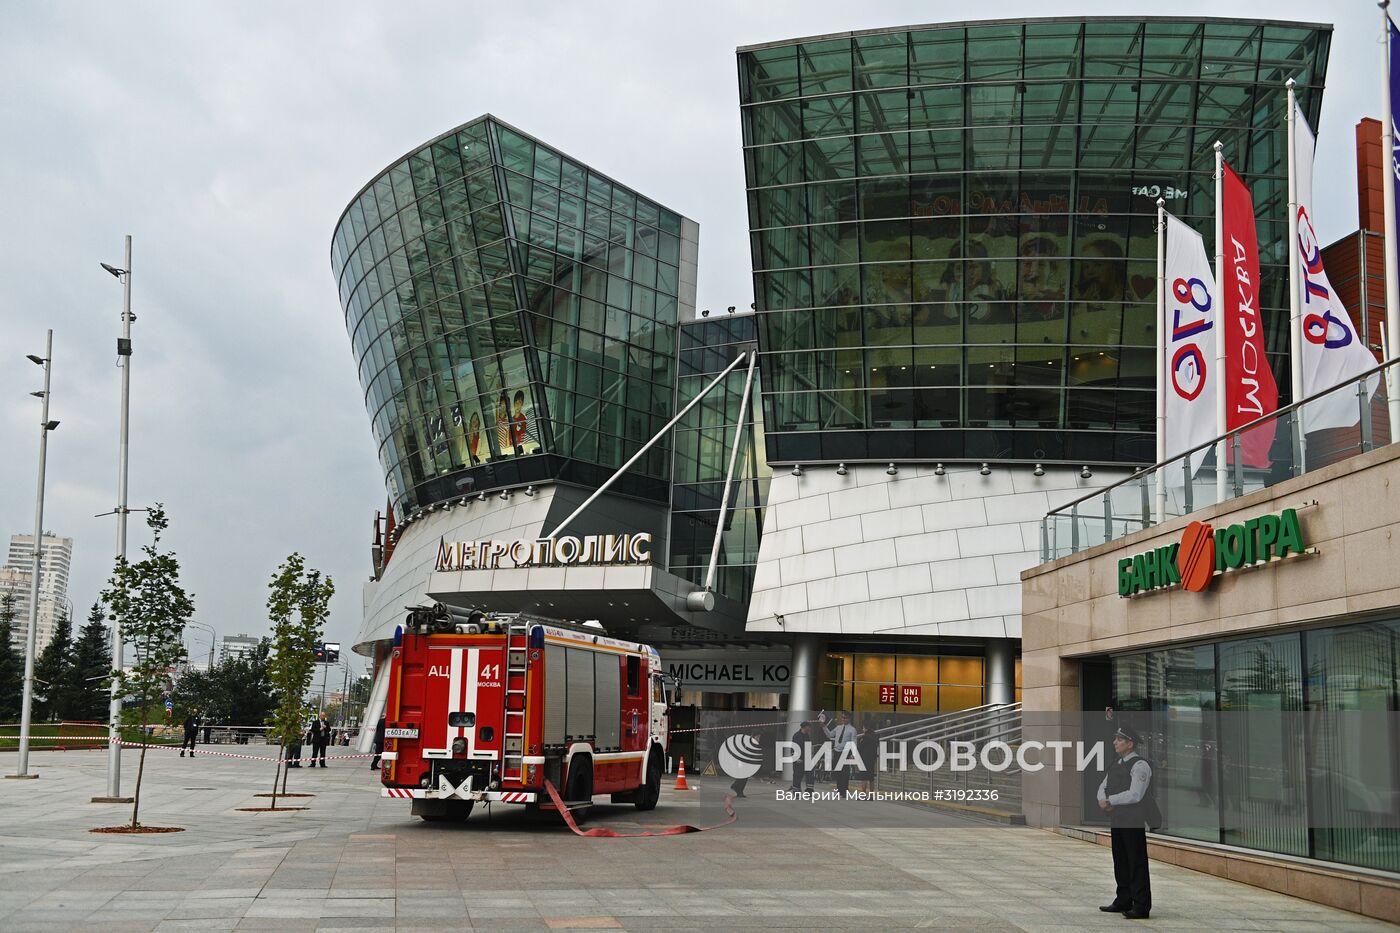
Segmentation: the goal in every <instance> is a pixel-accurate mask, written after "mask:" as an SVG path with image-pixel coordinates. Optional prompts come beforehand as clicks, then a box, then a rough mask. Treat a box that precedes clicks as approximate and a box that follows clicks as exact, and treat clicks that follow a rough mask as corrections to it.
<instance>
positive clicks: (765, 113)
mask: <svg viewBox="0 0 1400 933" xmlns="http://www.w3.org/2000/svg"><path fill="white" fill-rule="evenodd" d="M801 106H802V105H801V103H799V102H798V101H796V100H787V101H779V102H776V103H772V104H761V105H759V106H755V107H750V108H748V109H747V110H745V111H744V122H745V126H746V127H747V128H748V139H746V140H745V142H746V143H749V144H755V145H761V144H765V143H775V142H787V141H793V140H798V139H801V138H802V110H801V109H800V108H801ZM648 222H649V223H653V224H654V223H656V222H657V221H656V219H655V218H653V219H651V220H649V221H648Z"/></svg>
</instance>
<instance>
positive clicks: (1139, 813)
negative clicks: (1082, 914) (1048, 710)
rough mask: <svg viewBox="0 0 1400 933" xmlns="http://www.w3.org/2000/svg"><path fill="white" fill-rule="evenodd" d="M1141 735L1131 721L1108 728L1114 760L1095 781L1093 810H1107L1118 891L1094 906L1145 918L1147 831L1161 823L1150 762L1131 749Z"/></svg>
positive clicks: (1147, 898)
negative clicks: (1096, 801)
mask: <svg viewBox="0 0 1400 933" xmlns="http://www.w3.org/2000/svg"><path fill="white" fill-rule="evenodd" d="M1141 744H1142V739H1141V737H1139V735H1138V734H1137V730H1135V729H1134V728H1133V727H1132V726H1129V725H1122V726H1119V728H1118V731H1116V732H1115V733H1113V752H1114V754H1115V755H1116V756H1117V760H1115V761H1114V762H1113V764H1111V765H1109V768H1108V774H1107V775H1105V776H1104V779H1103V783H1101V784H1100V785H1099V793H1098V798H1099V809H1100V810H1103V811H1105V812H1107V813H1108V821H1109V825H1110V827H1111V829H1110V830H1109V834H1110V836H1111V837H1112V840H1113V880H1114V881H1116V882H1117V883H1118V890H1117V893H1116V894H1115V896H1114V898H1113V903H1112V904H1105V905H1104V906H1102V907H1100V908H1099V910H1102V911H1105V912H1107V913H1122V914H1123V916H1124V917H1127V918H1128V919H1129V920H1145V919H1146V918H1147V916H1148V914H1150V913H1151V912H1152V883H1151V881H1150V880H1149V879H1148V877H1147V830H1146V829H1145V828H1144V827H1145V826H1146V825H1147V824H1148V823H1151V824H1152V825H1153V826H1154V827H1155V826H1157V825H1158V824H1159V823H1160V822H1161V817H1160V811H1158V809H1157V801H1156V796H1155V794H1154V793H1153V790H1152V764H1151V762H1149V761H1148V760H1147V759H1146V758H1143V757H1142V756H1141V755H1139V754H1138V753H1137V748H1138V746H1139V745H1141Z"/></svg>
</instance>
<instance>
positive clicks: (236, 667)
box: [172, 639, 276, 725]
mask: <svg viewBox="0 0 1400 933" xmlns="http://www.w3.org/2000/svg"><path fill="white" fill-rule="evenodd" d="M267 665H268V643H267V639H263V640H262V642H261V643H260V644H258V645H257V646H256V647H254V648H253V650H252V651H250V652H248V653H247V654H246V655H245V656H243V657H236V656H231V657H227V658H224V659H223V660H222V661H220V662H219V663H217V664H215V665H214V667H213V668H211V669H210V670H208V671H197V670H186V671H185V672H184V673H182V674H181V675H180V678H179V679H178V680H177V681H176V682H175V690H174V692H173V694H172V699H173V701H174V704H175V709H176V717H175V718H177V719H178V718H181V717H182V716H183V715H184V713H185V712H186V711H188V710H190V709H199V710H202V711H203V712H204V716H205V719H206V720H209V719H215V720H217V721H218V722H220V723H222V724H224V725H250V724H254V723H258V724H260V723H262V722H264V721H266V720H267V717H268V716H269V715H270V714H271V713H272V711H273V709H274V707H275V706H276V702H275V701H276V691H275V690H274V689H273V688H272V682H271V681H270V680H269V679H268V674H267Z"/></svg>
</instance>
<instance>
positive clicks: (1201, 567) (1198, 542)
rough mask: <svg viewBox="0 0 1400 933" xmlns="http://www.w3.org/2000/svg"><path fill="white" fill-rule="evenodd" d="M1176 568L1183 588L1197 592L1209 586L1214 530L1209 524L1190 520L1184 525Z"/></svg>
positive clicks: (1212, 561)
mask: <svg viewBox="0 0 1400 933" xmlns="http://www.w3.org/2000/svg"><path fill="white" fill-rule="evenodd" d="M1176 568H1177V571H1178V572H1179V573H1180V574H1181V588H1182V589H1183V590H1186V591H1188V592H1191V593H1199V592H1201V591H1203V590H1204V589H1205V588H1206V587H1207V586H1210V578H1211V576H1212V575H1213V574H1214V573H1215V531H1214V529H1212V528H1211V527H1210V525H1208V524H1206V523H1205V522H1192V523H1191V524H1189V525H1187V526H1186V531H1185V532H1184V533H1183V534H1182V535H1181V547H1180V548H1178V549H1177V552H1176Z"/></svg>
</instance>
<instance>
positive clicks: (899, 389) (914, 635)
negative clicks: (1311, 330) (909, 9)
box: [738, 17, 1331, 712]
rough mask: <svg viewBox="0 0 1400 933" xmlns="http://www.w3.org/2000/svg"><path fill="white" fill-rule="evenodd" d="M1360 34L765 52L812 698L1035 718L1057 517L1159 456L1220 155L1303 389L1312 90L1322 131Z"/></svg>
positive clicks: (784, 427) (1182, 22)
mask: <svg viewBox="0 0 1400 933" xmlns="http://www.w3.org/2000/svg"><path fill="white" fill-rule="evenodd" d="M1330 38H1331V27H1329V26H1318V25H1310V24H1306V23H1275V22H1260V21H1243V20H1219V19H1183V18H1177V17H1162V18H1142V17H1132V18H1125V17H1114V18H1107V17H1105V18H1087V19H1045V20H1018V21H1000V22H977V23H948V24H940V25H927V26H913V27H902V28H898V29H882V30H873V31H868V32H854V33H842V34H839V35H825V36H816V37H812V38H806V39H792V40H787V41H783V42H774V43H768V44H764V45H756V46H749V47H746V48H742V49H739V51H738V72H739V86H740V102H741V111H742V117H741V119H742V124H743V141H744V156H745V176H746V179H747V185H748V202H749V225H750V228H751V240H752V255H753V264H754V290H755V295H756V310H757V312H758V314H757V325H758V326H757V332H756V337H757V341H758V346H759V349H760V352H761V369H762V372H763V383H762V393H763V402H764V412H763V425H764V437H765V440H766V444H767V459H768V461H769V463H771V464H772V465H773V469H772V479H771V483H770V487H769V492H768V499H767V507H766V510H765V514H764V520H763V535H762V538H761V540H760V543H759V549H758V551H759V553H758V562H757V565H756V567H755V571H754V583H753V595H752V599H751V600H750V603H749V614H748V625H747V631H748V632H749V633H751V634H758V633H766V634H768V635H769V636H770V637H775V638H780V639H785V640H787V641H788V642H790V643H791V645H792V652H793V654H792V661H793V664H792V669H793V679H792V686H791V700H790V703H791V707H790V708H807V709H820V708H823V707H825V708H827V709H832V708H842V707H854V708H855V709H857V710H862V711H863V710H882V711H885V712H894V711H896V710H898V711H906V712H907V711H910V710H905V709H903V707H902V706H892V705H889V704H887V702H886V701H884V700H882V699H881V697H882V696H884V697H888V696H893V695H894V692H893V690H892V689H891V687H892V685H900V686H904V685H909V686H912V687H918V688H919V689H918V690H916V691H914V693H915V695H916V696H920V697H922V699H921V700H920V703H921V704H922V705H921V706H920V710H921V711H927V710H929V709H939V710H949V709H958V708H963V707H967V706H976V705H980V704H982V703H1009V702H1012V701H1014V700H1015V699H1017V698H1018V693H1017V687H1018V684H1019V680H1020V673H1019V671H1020V667H1019V662H1018V661H1017V660H1016V655H1017V653H1018V652H1019V647H1020V637H1021V585H1020V574H1021V572H1022V571H1024V570H1026V569H1028V568H1030V567H1033V566H1035V565H1036V564H1037V563H1038V553H1037V552H1038V544H1039V541H1038V524H1037V522H1038V520H1039V518H1040V517H1041V516H1042V515H1043V514H1044V513H1045V512H1046V511H1047V510H1048V509H1049V508H1053V507H1055V506H1057V505H1059V504H1061V503H1063V502H1067V501H1070V500H1072V499H1074V498H1076V497H1078V496H1079V495H1081V494H1082V492H1083V491H1084V489H1085V488H1086V487H1092V486H1096V485H1102V484H1103V483H1105V482H1111V481H1112V480H1114V479H1117V478H1119V477H1121V476H1127V475H1129V474H1130V470H1131V469H1132V468H1133V467H1134V466H1137V465H1141V464H1148V463H1151V462H1153V461H1154V460H1155V445H1154V433H1153V432H1154V424H1153V416H1154V409H1155V404H1154V386H1155V366H1154V346H1155V342H1156V326H1155V316H1156V315H1155V307H1156V294H1155V292H1156V232H1155V229H1154V228H1155V223H1156V202H1157V199H1158V198H1159V197H1160V198H1164V199H1166V203H1167V208H1168V210H1170V211H1171V212H1172V213H1174V214H1175V215H1177V216H1179V217H1182V218H1183V219H1185V220H1186V221H1187V222H1188V223H1190V224H1192V225H1193V226H1194V227H1195V228H1196V229H1197V230H1199V231H1200V232H1201V233H1202V234H1203V235H1204V236H1205V238H1206V243H1207V246H1208V248H1213V245H1214V220H1213V217H1214V181H1213V174H1214V150H1213V148H1212V146H1213V143H1214V142H1215V141H1216V140H1217V139H1218V140H1220V141H1222V142H1223V143H1224V147H1225V156H1226V158H1227V159H1228V160H1229V161H1230V163H1231V165H1232V166H1234V167H1235V168H1236V169H1237V170H1238V171H1239V172H1240V173H1241V175H1242V176H1243V177H1244V179H1245V181H1246V182H1247V183H1248V184H1249V186H1250V188H1251V190H1252V192H1253V195H1254V203H1255V207H1256V211H1257V214H1258V219H1259V244H1260V252H1261V254H1262V255H1261V258H1262V262H1263V270H1262V272H1263V279H1264V288H1263V290H1262V292H1261V295H1260V304H1261V309H1262V315H1263V317H1264V322H1265V328H1266V333H1267V340H1268V349H1269V350H1270V352H1271V353H1272V354H1273V358H1272V363H1273V365H1274V368H1275V372H1276V374H1277V376H1276V382H1277V383H1278V384H1279V385H1287V384H1288V379H1287V378H1286V373H1287V365H1286V357H1285V354H1286V350H1287V329H1286V326H1285V323H1286V317H1287V311H1286V309H1287V298H1286V281H1287V276H1286V274H1285V266H1284V264H1283V261H1284V258H1285V255H1286V253H1285V250H1284V245H1285V240H1286V236H1287V216H1286V201H1287V197H1286V168H1287V167H1286V164H1285V151H1286V149H1285V145H1284V135H1285V131H1284V119H1283V117H1284V105H1285V100H1286V89H1285V86H1284V82H1285V81H1286V80H1287V79H1288V78H1290V77H1291V78H1294V79H1296V81H1297V83H1298V97H1299V100H1300V102H1301V104H1302V108H1303V111H1304V113H1306V114H1307V116H1308V118H1309V121H1310V122H1311V123H1312V125H1314V126H1317V125H1318V115H1319V109H1320V107H1321V102H1322V86H1323V77H1324V74H1325V70H1326V66H1327V55H1328V48H1329V44H1330ZM934 659H936V661H937V663H936V664H935V663H934Z"/></svg>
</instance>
